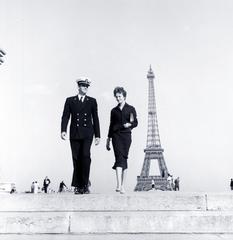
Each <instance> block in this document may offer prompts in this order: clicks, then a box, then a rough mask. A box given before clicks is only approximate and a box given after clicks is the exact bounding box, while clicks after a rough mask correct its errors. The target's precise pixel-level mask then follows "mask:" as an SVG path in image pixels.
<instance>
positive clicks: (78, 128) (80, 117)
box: [61, 96, 100, 140]
mask: <svg viewBox="0 0 233 240" xmlns="http://www.w3.org/2000/svg"><path fill="white" fill-rule="evenodd" d="M70 116H71V124H70V139H71V140H74V139H84V138H92V137H93V134H94V135H95V137H100V127H99V117H98V111H97V102H96V100H95V98H92V97H89V96H85V98H84V101H83V102H81V101H79V98H78V96H74V97H69V98H67V99H66V102H65V106H64V111H63V115H62V122H61V132H66V129H67V124H68V122H69V118H70Z"/></svg>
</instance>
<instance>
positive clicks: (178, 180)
mask: <svg viewBox="0 0 233 240" xmlns="http://www.w3.org/2000/svg"><path fill="white" fill-rule="evenodd" d="M174 183H175V191H180V178H179V177H178V178H176V179H175V181H174Z"/></svg>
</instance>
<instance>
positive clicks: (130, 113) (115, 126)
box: [108, 103, 138, 138]
mask: <svg viewBox="0 0 233 240" xmlns="http://www.w3.org/2000/svg"><path fill="white" fill-rule="evenodd" d="M125 123H131V124H132V126H131V127H129V128H125V127H124V126H123V125H124V124H125ZM137 125H138V120H137V114H136V111H135V108H134V107H133V106H131V105H129V104H127V103H125V105H124V107H123V109H122V110H120V108H119V107H118V106H116V107H114V108H113V109H112V111H111V117H110V126H109V131H108V137H109V138H111V137H112V135H113V134H114V132H117V131H120V132H131V129H133V128H135V127H137Z"/></svg>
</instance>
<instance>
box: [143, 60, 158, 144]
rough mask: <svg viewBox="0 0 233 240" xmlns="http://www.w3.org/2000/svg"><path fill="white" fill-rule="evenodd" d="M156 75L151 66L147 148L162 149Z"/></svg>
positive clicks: (149, 74)
mask: <svg viewBox="0 0 233 240" xmlns="http://www.w3.org/2000/svg"><path fill="white" fill-rule="evenodd" d="M154 78H155V76H154V73H153V71H152V68H151V65H150V69H149V71H148V73H147V79H148V82H149V84H148V92H149V96H148V129H147V143H146V148H161V142H160V136H159V127H158V120H157V114H156V102H155V88H154Z"/></svg>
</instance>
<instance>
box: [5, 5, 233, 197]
mask: <svg viewBox="0 0 233 240" xmlns="http://www.w3.org/2000/svg"><path fill="white" fill-rule="evenodd" d="M232 12H233V1H231V0H202V1H200V0H199V1H198V0H195V1H194V0H141V1H139V0H124V1H123V0H105V1H104V0H95V1H94V0H93V1H90V0H85V1H81V0H80V1H79V0H69V1H67V0H46V1H45V0H37V1H36V0H0V48H2V49H4V50H5V51H6V52H7V55H6V56H5V57H4V59H5V63H4V64H3V65H1V66H0V81H1V87H0V107H1V108H0V109H1V114H0V123H1V126H2V129H1V138H0V179H1V181H3V182H15V183H16V187H17V189H18V190H19V191H24V190H29V188H30V185H31V182H32V181H34V180H37V181H39V183H40V184H42V181H43V179H44V177H45V176H49V178H50V179H51V181H52V187H53V188H54V189H55V190H57V189H58V183H59V182H60V181H61V180H64V181H65V183H66V184H67V185H70V182H71V175H72V159H71V150H70V146H69V141H66V142H64V141H62V140H61V139H60V122H61V114H62V111H63V106H64V102H65V99H66V97H69V96H73V95H75V94H76V93H77V87H76V83H75V79H77V78H78V77H79V76H88V77H90V78H91V80H92V86H91V87H90V89H89V95H90V96H92V97H95V98H96V99H97V102H98V108H99V117H100V125H101V144H100V145H99V146H97V147H96V146H94V145H93V146H92V165H91V181H92V188H91V190H92V192H98V193H100V192H112V191H114V189H115V172H114V171H113V170H112V169H111V167H112V165H113V163H114V155H113V151H111V152H107V151H106V150H105V142H106V137H107V131H108V125H109V118H110V110H111V108H113V107H114V106H115V105H116V101H115V99H114V97H113V94H112V92H113V89H114V87H116V86H123V87H124V88H125V89H126V90H127V92H128V97H127V102H128V103H129V104H131V105H133V106H134V107H135V108H136V110H137V113H138V121H139V125H138V127H137V128H136V129H134V130H133V143H132V145H131V149H130V154H129V161H128V163H129V169H128V182H127V189H128V191H133V189H134V187H135V185H136V177H137V175H139V174H140V172H141V168H142V164H143V160H144V152H143V149H144V148H145V146H146V133H147V101H148V94H147V93H148V82H147V78H146V74H147V71H148V69H149V65H150V64H151V65H152V69H153V71H154V74H155V77H156V79H155V91H156V103H157V115H158V123H159V131H160V137H161V143H162V147H163V148H164V157H165V161H166V164H167V167H168V170H169V172H170V173H171V174H173V176H174V177H177V176H179V177H180V180H181V181H180V184H181V190H182V191H229V182H230V178H231V177H233V170H232V169H233V162H232V160H233V151H232V150H233V144H232V136H233V124H232V123H233V94H232V93H233V67H232V63H233V14H232Z"/></svg>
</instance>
